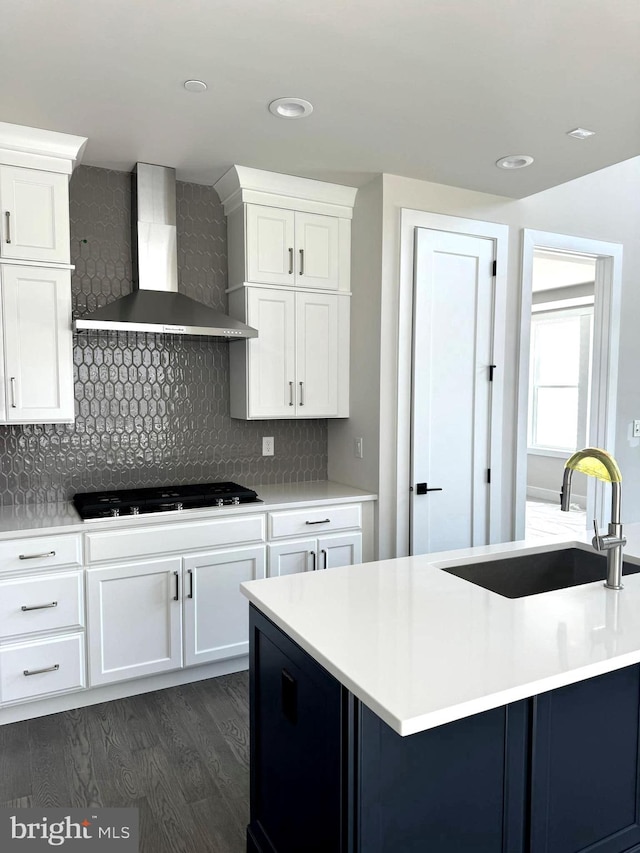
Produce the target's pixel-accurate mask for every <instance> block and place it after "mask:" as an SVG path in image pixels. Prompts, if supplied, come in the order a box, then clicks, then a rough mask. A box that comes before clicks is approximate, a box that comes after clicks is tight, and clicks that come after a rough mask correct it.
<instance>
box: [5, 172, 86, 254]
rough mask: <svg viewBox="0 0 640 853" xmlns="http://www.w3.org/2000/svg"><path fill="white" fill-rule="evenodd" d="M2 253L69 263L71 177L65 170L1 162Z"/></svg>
mask: <svg viewBox="0 0 640 853" xmlns="http://www.w3.org/2000/svg"><path fill="white" fill-rule="evenodd" d="M0 209H1V210H2V243H1V244H0V246H1V248H0V257H1V258H11V259H14V260H21V261H39V262H47V263H66V264H68V263H69V251H70V250H69V179H68V176H67V175H65V174H59V173H56V172H49V171H41V170H40V169H25V168H22V167H20V166H0Z"/></svg>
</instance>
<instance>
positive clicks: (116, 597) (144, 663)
mask: <svg viewBox="0 0 640 853" xmlns="http://www.w3.org/2000/svg"><path fill="white" fill-rule="evenodd" d="M264 575H265V548H264V545H259V546H254V547H241V548H235V549H229V550H216V551H211V552H208V553H204V554H194V555H191V556H187V557H184V558H183V557H181V556H175V557H170V558H166V559H155V560H152V561H149V562H136V563H128V564H123V565H122V564H121V565H116V566H105V567H104V568H90V569H88V570H87V604H88V618H89V624H88V630H89V680H90V683H91V685H92V686H95V685H98V684H108V683H111V682H115V681H124V680H127V679H131V678H137V677H139V676H144V675H152V674H155V673H159V672H165V671H167V670H172V669H179V668H180V667H182V666H192V665H194V664H201V663H209V662H211V661H218V660H226V659H228V658H233V657H238V656H239V655H245V654H247V653H248V650H249V623H248V608H247V603H246V599H245V598H244V596H243V595H242V593H241V592H240V589H239V586H240V584H241V583H242V582H243V581H246V580H254V579H256V578H261V577H264ZM183 627H184V645H183ZM183 651H184V654H183Z"/></svg>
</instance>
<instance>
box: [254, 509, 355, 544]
mask: <svg viewBox="0 0 640 853" xmlns="http://www.w3.org/2000/svg"><path fill="white" fill-rule="evenodd" d="M361 526H362V507H361V505H360V504H344V505H342V506H320V507H313V508H309V509H296V510H287V511H286V512H272V513H269V535H270V538H271V539H280V538H282V537H284V536H302V535H306V536H309V535H310V534H313V535H314V536H318V535H320V534H322V533H326V532H328V531H332V530H348V529H350V528H353V527H361Z"/></svg>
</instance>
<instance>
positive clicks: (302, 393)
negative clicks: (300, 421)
mask: <svg viewBox="0 0 640 853" xmlns="http://www.w3.org/2000/svg"><path fill="white" fill-rule="evenodd" d="M300 405H301V406H304V382H301V383H300Z"/></svg>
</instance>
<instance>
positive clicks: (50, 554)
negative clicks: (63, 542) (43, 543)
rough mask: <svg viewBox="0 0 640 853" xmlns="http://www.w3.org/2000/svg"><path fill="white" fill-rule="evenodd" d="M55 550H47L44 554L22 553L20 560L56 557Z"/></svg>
mask: <svg viewBox="0 0 640 853" xmlns="http://www.w3.org/2000/svg"><path fill="white" fill-rule="evenodd" d="M55 555H56V552H55V551H46V552H45V553H44V554H20V555H19V557H18V559H19V560H43V559H44V558H45V557H55Z"/></svg>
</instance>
